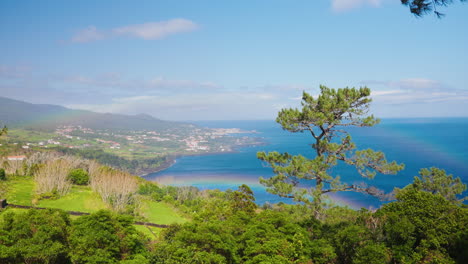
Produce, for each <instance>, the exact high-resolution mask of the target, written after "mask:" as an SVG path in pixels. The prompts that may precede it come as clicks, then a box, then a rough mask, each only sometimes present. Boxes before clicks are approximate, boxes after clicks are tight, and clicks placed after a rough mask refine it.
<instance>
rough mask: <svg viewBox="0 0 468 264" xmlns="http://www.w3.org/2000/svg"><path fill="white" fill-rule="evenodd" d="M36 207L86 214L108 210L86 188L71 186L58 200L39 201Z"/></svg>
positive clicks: (93, 193) (98, 198)
mask: <svg viewBox="0 0 468 264" xmlns="http://www.w3.org/2000/svg"><path fill="white" fill-rule="evenodd" d="M37 206H38V207H46V208H57V209H62V210H65V211H78V212H86V213H92V212H95V211H97V210H100V209H109V208H108V206H107V205H106V204H105V203H104V202H103V201H102V200H101V197H99V195H98V194H96V193H95V192H93V191H92V190H91V189H90V188H89V187H87V186H73V188H72V189H71V191H70V193H68V194H67V195H65V196H63V197H60V199H56V200H49V199H44V200H40V201H39V203H38V204H37Z"/></svg>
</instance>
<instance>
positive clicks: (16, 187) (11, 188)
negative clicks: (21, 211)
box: [6, 176, 34, 205]
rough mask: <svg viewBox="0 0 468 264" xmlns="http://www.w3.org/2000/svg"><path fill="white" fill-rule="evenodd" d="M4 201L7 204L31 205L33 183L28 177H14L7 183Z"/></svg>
mask: <svg viewBox="0 0 468 264" xmlns="http://www.w3.org/2000/svg"><path fill="white" fill-rule="evenodd" d="M7 184H8V186H7V192H6V199H7V202H8V203H11V204H18V205H32V200H33V196H34V181H33V180H32V179H31V178H30V177H21V176H16V177H14V178H13V179H11V180H9V181H8V182H7Z"/></svg>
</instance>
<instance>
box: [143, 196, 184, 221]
mask: <svg viewBox="0 0 468 264" xmlns="http://www.w3.org/2000/svg"><path fill="white" fill-rule="evenodd" d="M140 213H141V215H142V216H143V217H145V219H147V220H146V221H148V222H151V223H156V224H162V225H169V224H182V223H185V222H187V219H186V218H184V217H182V216H180V215H179V214H178V213H177V212H176V211H175V210H174V209H173V208H172V207H171V206H170V205H168V204H166V203H163V202H155V201H151V200H149V199H148V200H142V201H141V208H140Z"/></svg>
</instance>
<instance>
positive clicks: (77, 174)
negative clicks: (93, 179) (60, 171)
mask: <svg viewBox="0 0 468 264" xmlns="http://www.w3.org/2000/svg"><path fill="white" fill-rule="evenodd" d="M68 178H69V179H70V180H71V181H72V183H73V184H76V185H88V183H89V175H88V172H86V171H85V170H83V169H80V168H79V169H73V170H71V171H70V173H69V174H68Z"/></svg>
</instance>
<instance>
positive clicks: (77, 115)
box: [0, 97, 194, 131]
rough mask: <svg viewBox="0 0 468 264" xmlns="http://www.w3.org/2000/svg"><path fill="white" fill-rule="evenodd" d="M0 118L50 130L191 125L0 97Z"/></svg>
mask: <svg viewBox="0 0 468 264" xmlns="http://www.w3.org/2000/svg"><path fill="white" fill-rule="evenodd" d="M0 121H1V122H2V123H3V124H5V125H7V126H8V127H11V128H30V129H40V130H45V131H53V130H55V128H56V127H57V126H68V125H73V126H83V127H87V128H91V129H100V130H107V129H108V130H119V131H122V130H159V131H161V130H162V131H177V130H183V129H186V128H189V127H194V125H192V124H187V123H180V122H171V121H164V120H160V119H157V118H154V117H152V116H149V115H145V114H140V115H134V116H130V115H122V114H110V113H105V114H103V113H96V112H91V111H85V110H73V109H69V108H66V107H62V106H57V105H48V104H32V103H27V102H23V101H18V100H14V99H10V98H5V97H0Z"/></svg>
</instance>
